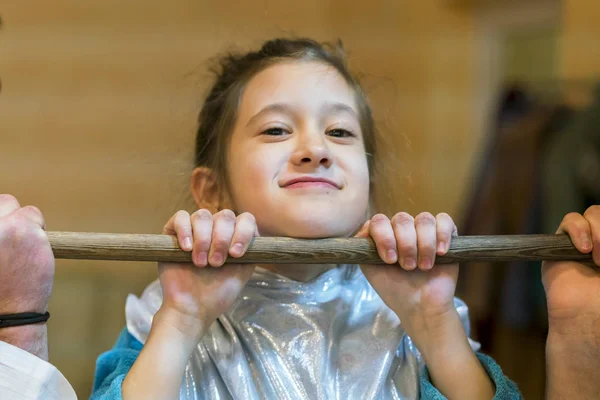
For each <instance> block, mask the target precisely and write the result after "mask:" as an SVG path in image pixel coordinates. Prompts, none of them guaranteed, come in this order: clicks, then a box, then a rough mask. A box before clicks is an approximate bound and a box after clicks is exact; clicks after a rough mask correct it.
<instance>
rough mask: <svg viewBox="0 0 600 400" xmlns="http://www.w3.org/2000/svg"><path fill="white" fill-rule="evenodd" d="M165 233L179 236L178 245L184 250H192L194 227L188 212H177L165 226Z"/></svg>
mask: <svg viewBox="0 0 600 400" xmlns="http://www.w3.org/2000/svg"><path fill="white" fill-rule="evenodd" d="M163 233H164V234H166V235H175V236H177V243H179V247H180V248H181V249H182V250H185V251H190V250H192V227H191V224H190V214H189V213H188V212H187V211H184V210H179V211H177V212H176V213H175V214H174V215H173V216H172V217H171V218H170V219H169V221H168V222H167V224H166V225H165V226H164V228H163Z"/></svg>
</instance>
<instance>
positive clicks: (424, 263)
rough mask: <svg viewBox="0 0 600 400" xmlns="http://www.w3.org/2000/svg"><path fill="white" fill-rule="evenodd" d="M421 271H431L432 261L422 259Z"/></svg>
mask: <svg viewBox="0 0 600 400" xmlns="http://www.w3.org/2000/svg"><path fill="white" fill-rule="evenodd" d="M421 269H431V260H430V259H429V258H427V257H423V258H421Z"/></svg>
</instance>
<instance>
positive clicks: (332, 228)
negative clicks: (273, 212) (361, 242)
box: [261, 218, 360, 239]
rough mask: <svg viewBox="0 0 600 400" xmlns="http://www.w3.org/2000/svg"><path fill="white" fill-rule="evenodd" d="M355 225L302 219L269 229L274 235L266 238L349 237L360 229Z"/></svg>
mask: <svg viewBox="0 0 600 400" xmlns="http://www.w3.org/2000/svg"><path fill="white" fill-rule="evenodd" d="M281 222H283V221H281ZM328 222H329V223H328ZM356 225H357V226H350V225H349V224H347V223H343V224H340V221H333V223H332V221H323V219H320V220H317V219H315V220H307V219H306V218H303V219H302V220H292V221H288V222H287V223H284V224H278V226H277V227H275V226H274V227H271V228H272V229H270V230H269V231H271V232H273V233H275V234H269V235H268V236H285V237H295V238H300V239H324V238H331V237H350V236H353V235H354V233H355V232H356V231H358V229H359V228H360V225H359V224H358V223H357V224H356ZM261 235H262V232H261ZM265 236H267V235H265Z"/></svg>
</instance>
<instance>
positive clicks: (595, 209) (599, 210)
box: [583, 205, 600, 217]
mask: <svg viewBox="0 0 600 400" xmlns="http://www.w3.org/2000/svg"><path fill="white" fill-rule="evenodd" d="M583 216H584V217H588V216H589V217H598V216H600V206H598V205H593V206H591V207H589V208H588V209H587V210H585V212H584V213H583Z"/></svg>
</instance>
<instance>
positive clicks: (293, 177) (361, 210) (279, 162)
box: [92, 39, 520, 399]
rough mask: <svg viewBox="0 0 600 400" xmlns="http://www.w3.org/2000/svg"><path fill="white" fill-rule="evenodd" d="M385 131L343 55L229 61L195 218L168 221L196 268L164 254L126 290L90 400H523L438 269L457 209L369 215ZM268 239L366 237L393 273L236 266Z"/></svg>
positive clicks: (327, 49) (203, 150) (453, 275)
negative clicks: (155, 274)
mask: <svg viewBox="0 0 600 400" xmlns="http://www.w3.org/2000/svg"><path fill="white" fill-rule="evenodd" d="M374 131H375V127H374V123H373V119H372V116H371V111H370V109H369V106H368V104H367V100H366V98H365V95H364V93H363V92H362V90H361V88H360V86H359V84H358V83H357V81H356V80H355V79H354V78H353V76H352V75H351V74H350V72H349V71H348V69H347V66H346V62H345V60H344V56H343V53H342V52H341V48H339V47H331V46H325V45H320V44H318V43H316V42H314V41H312V40H306V39H301V40H285V39H277V40H272V41H269V42H267V43H265V44H264V45H263V47H262V48H261V49H260V50H259V51H257V52H250V53H247V54H244V55H230V56H228V57H226V58H224V59H223V60H222V62H221V69H220V72H219V74H218V77H217V79H216V82H215V84H214V86H213V87H212V90H211V91H210V93H209V94H208V97H207V98H206V101H205V103H204V106H203V108H202V110H201V111H200V116H199V127H198V133H197V138H196V156H195V164H196V165H195V169H194V170H193V173H192V177H191V191H192V194H193V196H194V199H195V201H196V205H197V207H198V211H196V212H194V213H193V214H192V215H189V214H188V213H187V212H185V211H179V212H177V213H176V214H175V215H174V216H173V217H172V218H171V219H170V220H169V221H168V222H167V224H166V226H165V228H164V233H166V234H173V235H177V237H178V241H179V245H180V246H181V248H182V249H184V250H186V251H191V252H192V258H193V262H194V263H193V264H189V265H187V264H169V263H160V264H159V266H158V270H159V279H158V281H156V282H154V283H152V284H151V285H150V286H148V288H147V289H146V290H145V291H144V293H143V295H142V296H141V298H139V299H138V298H137V297H135V296H130V297H129V298H128V299H127V304H126V318H127V328H126V329H125V330H124V331H123V332H122V334H121V336H120V337H119V339H118V341H117V344H116V346H115V347H114V348H113V349H112V350H111V351H109V352H107V353H105V354H103V355H101V356H100V358H99V359H98V363H97V372H96V378H95V384H94V388H93V393H92V399H120V398H123V399H176V398H181V399H227V398H233V399H416V398H419V397H421V398H426V399H438V398H443V397H444V396H445V397H448V398H453V399H492V398H502V399H508V398H511V399H512V398H520V394H519V392H518V390H517V389H516V387H515V385H514V384H513V383H512V382H510V381H509V380H508V379H507V378H506V377H504V376H503V374H502V372H501V370H500V368H499V367H498V366H497V365H496V364H495V363H494V361H493V360H491V359H490V358H489V357H487V356H485V355H482V354H478V353H476V352H474V349H476V345H475V343H474V342H470V341H469V339H468V336H467V335H468V332H469V325H468V315H467V308H466V306H465V304H464V303H462V302H461V301H460V300H458V299H455V298H454V291H455V286H456V280H457V277H458V265H456V264H454V265H436V266H434V263H435V257H436V255H444V254H445V253H446V252H447V250H448V248H449V245H450V241H451V237H452V236H453V235H456V234H457V232H456V226H455V225H454V222H453V221H452V219H451V218H450V217H449V216H448V215H447V214H443V213H442V214H438V215H437V216H433V215H431V214H429V213H422V214H419V215H418V216H416V217H415V218H413V217H412V216H410V215H408V214H406V213H398V214H396V215H395V216H394V217H393V218H392V219H391V220H390V219H388V218H387V217H386V216H384V215H381V214H377V215H375V216H373V217H372V218H370V219H369V218H368V217H369V215H370V214H369V210H370V193H371V192H372V189H373V180H372V171H373V168H372V162H373V157H375V143H374ZM365 221H366V222H365ZM259 234H260V235H262V236H289V237H296V238H312V239H316V238H326V237H351V236H353V235H355V236H359V237H368V236H370V237H372V238H373V239H374V241H375V243H376V245H377V250H378V253H379V255H380V256H381V258H382V259H383V260H385V262H386V263H387V265H384V266H370V265H360V266H359V265H319V266H313V265H310V266H309V265H283V266H282V265H260V266H259V265H235V264H233V265H231V264H228V265H226V266H223V263H224V262H225V260H226V259H227V257H233V258H237V257H240V256H242V255H243V254H244V253H245V251H246V249H247V248H248V245H249V243H250V241H251V239H252V238H253V237H254V236H258V235H259ZM425 365H426V368H425Z"/></svg>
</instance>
